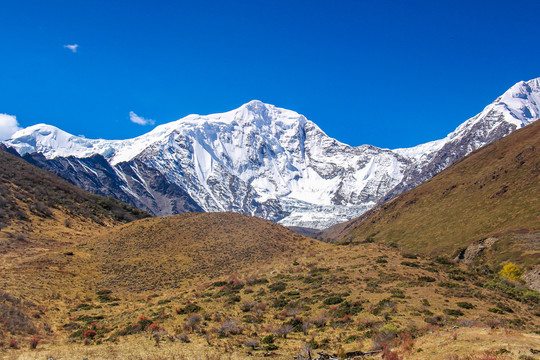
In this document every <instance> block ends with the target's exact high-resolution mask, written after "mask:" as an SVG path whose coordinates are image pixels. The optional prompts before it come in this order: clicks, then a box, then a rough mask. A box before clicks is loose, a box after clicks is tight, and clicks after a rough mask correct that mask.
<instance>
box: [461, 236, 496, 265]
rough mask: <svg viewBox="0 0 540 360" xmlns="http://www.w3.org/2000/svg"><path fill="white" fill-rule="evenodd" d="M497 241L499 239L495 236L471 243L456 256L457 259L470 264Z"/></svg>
mask: <svg viewBox="0 0 540 360" xmlns="http://www.w3.org/2000/svg"><path fill="white" fill-rule="evenodd" d="M497 241H498V239H497V238H494V237H490V238H487V239H482V240H479V241H476V242H474V243H472V244H471V245H469V246H468V247H467V249H465V251H463V252H462V253H461V254H459V255H458V256H457V257H456V258H455V260H456V261H460V262H462V263H464V264H470V263H472V262H473V261H474V260H475V259H477V258H478V257H479V256H481V255H482V253H483V252H484V251H485V250H487V249H489V248H491V247H492V246H493V244H495V243H496V242H497Z"/></svg>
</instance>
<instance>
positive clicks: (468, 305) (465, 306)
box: [456, 301, 475, 309]
mask: <svg viewBox="0 0 540 360" xmlns="http://www.w3.org/2000/svg"><path fill="white" fill-rule="evenodd" d="M456 305H457V306H459V307H460V308H463V309H474V308H475V306H474V305H473V304H471V303H470V302H466V301H459V302H458V303H457V304H456Z"/></svg>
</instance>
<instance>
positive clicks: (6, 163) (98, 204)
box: [0, 147, 149, 229]
mask: <svg viewBox="0 0 540 360" xmlns="http://www.w3.org/2000/svg"><path fill="white" fill-rule="evenodd" d="M55 211H56V212H58V211H59V212H62V213H63V214H64V216H66V217H68V218H70V219H71V220H77V219H81V220H83V219H84V220H88V221H90V222H93V223H95V224H97V225H100V226H101V225H105V224H106V223H107V224H117V223H121V222H128V221H132V220H136V219H141V218H144V217H147V216H149V215H148V214H147V213H146V212H144V211H141V210H138V209H135V208H133V207H131V206H128V205H126V204H124V203H122V202H120V201H117V200H114V199H112V198H104V197H102V196H97V195H93V194H90V193H88V192H86V191H84V190H82V189H80V188H78V187H76V186H73V185H71V184H69V183H68V182H67V181H65V180H63V179H61V178H59V177H58V176H56V175H54V174H51V173H49V172H47V171H44V170H41V169H39V168H37V167H35V166H33V165H31V164H29V163H27V162H26V161H24V160H23V159H21V158H19V157H17V156H14V155H13V154H10V153H9V152H7V151H6V150H5V148H2V147H0V229H3V228H6V227H8V226H9V225H14V224H21V223H22V222H25V221H26V222H32V220H33V218H35V217H38V218H41V219H48V218H55ZM66 219H67V218H66ZM66 219H64V220H66ZM68 223H69V222H68Z"/></svg>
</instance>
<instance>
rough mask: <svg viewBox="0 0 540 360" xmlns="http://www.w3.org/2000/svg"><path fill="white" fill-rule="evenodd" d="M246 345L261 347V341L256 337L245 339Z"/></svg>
mask: <svg viewBox="0 0 540 360" xmlns="http://www.w3.org/2000/svg"><path fill="white" fill-rule="evenodd" d="M244 346H246V347H248V348H251V349H253V350H255V348H258V347H259V341H258V340H256V339H247V340H246V341H244Z"/></svg>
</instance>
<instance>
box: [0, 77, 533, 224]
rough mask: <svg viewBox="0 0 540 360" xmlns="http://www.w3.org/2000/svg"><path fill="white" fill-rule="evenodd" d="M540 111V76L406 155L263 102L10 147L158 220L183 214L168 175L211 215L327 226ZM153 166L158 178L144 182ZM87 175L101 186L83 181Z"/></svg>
mask: <svg viewBox="0 0 540 360" xmlns="http://www.w3.org/2000/svg"><path fill="white" fill-rule="evenodd" d="M539 104H540V79H534V80H531V81H528V82H520V83H518V84H516V85H514V86H513V87H512V88H510V89H509V90H508V91H507V92H505V93H504V94H503V95H502V96H501V97H499V98H498V99H497V100H495V102H494V103H492V104H490V105H489V106H487V107H486V108H485V109H484V111H482V112H481V113H480V114H478V115H477V116H475V117H473V118H471V119H469V120H467V121H466V122H465V123H463V124H462V125H460V126H459V127H458V128H457V129H456V130H455V131H454V132H452V133H451V134H449V135H448V136H447V137H446V138H444V139H441V140H437V141H433V142H430V143H427V144H423V145H419V146H416V147H413V148H408V149H396V150H389V149H380V148H377V147H374V146H369V145H362V146H359V147H351V146H349V145H346V144H343V143H340V142H339V141H337V140H335V139H333V138H330V137H329V136H327V135H326V134H325V133H324V132H323V131H322V130H321V129H320V128H319V127H318V126H317V125H315V124H314V123H313V122H311V121H309V120H307V119H306V118H305V117H304V116H302V115H300V114H298V113H296V112H294V111H291V110H286V109H281V108H278V107H275V106H273V105H269V104H264V103H262V102H260V101H256V100H255V101H251V102H249V103H247V104H245V105H242V106H241V107H240V108H238V109H236V110H233V111H229V112H226V113H222V114H212V115H206V116H201V115H189V116H187V117H185V118H183V119H180V120H177V121H174V122H171V123H168V124H165V125H160V126H158V127H156V128H155V129H154V130H152V131H150V132H149V133H147V134H145V135H142V136H139V137H137V138H133V139H128V140H101V139H99V140H94V139H86V138H83V137H78V136H73V135H71V134H68V133H66V132H64V131H62V130H60V129H58V128H55V127H52V126H49V125H43V124H40V125H35V126H31V127H28V128H26V129H23V130H20V131H18V132H17V133H15V134H14V135H13V137H12V138H11V139H10V140H8V141H6V142H5V144H6V145H7V146H11V147H13V148H15V149H16V150H17V151H18V152H19V153H20V154H27V153H35V152H40V153H42V154H43V156H44V157H45V159H41V161H38V163H39V162H40V163H42V165H41V166H45V165H44V164H48V167H49V168H50V170H51V169H56V172H57V173H58V174H59V175H61V176H64V177H66V176H65V175H63V174H62V173H66V172H67V173H69V174H70V176H67V177H70V178H71V180H70V181H72V182H75V183H77V182H78V183H79V185H80V186H83V187H85V188H87V189H88V190H90V191H94V192H99V191H100V190H96V188H100V187H105V188H110V187H115V188H117V189H121V190H122V194H123V195H122V197H123V198H124V199H122V200H124V201H126V200H125V198H126V197H127V198H129V197H131V198H132V199H131V200H132V201H128V202H129V203H138V204H139V205H138V206H141V207H143V208H145V210H149V211H151V212H152V213H154V214H159V215H167V214H168V213H169V212H170V213H174V212H175V210H174V206H164V203H166V202H167V201H174V199H176V198H175V197H174V196H177V195H178V194H179V193H178V192H174V194H175V195H174V196H169V197H168V196H167V195H166V194H165V195H164V194H163V192H159V191H158V193H159V194H158V193H156V192H155V190H152V191H154V192H152V191H150V190H148V189H149V187H148V181H149V180H150V178H155V177H160V178H161V177H162V181H164V182H165V183H167V184H170V185H171V186H172V185H174V186H177V187H178V188H179V190H183V191H185V193H187V194H189V197H190V199H192V200H193V201H194V204H195V205H198V206H200V208H202V209H203V210H205V211H236V212H243V213H247V214H251V215H256V216H260V217H264V218H266V219H270V220H274V221H279V222H280V223H282V224H284V225H295V226H305V227H312V228H319V229H321V228H325V227H327V226H330V225H332V224H335V223H337V222H341V221H345V220H348V219H350V218H352V217H355V216H358V215H360V214H361V213H363V212H364V211H366V210H367V209H369V208H371V207H372V206H374V205H375V204H376V203H377V202H379V201H381V200H382V199H385V198H388V197H390V196H393V195H396V194H398V193H400V192H402V191H405V190H407V189H409V188H411V187H413V186H416V185H417V184H419V183H421V182H423V181H425V180H427V179H429V178H430V177H431V176H433V175H434V174H435V173H437V172H438V171H440V170H442V169H444V168H445V167H446V166H448V165H449V164H451V163H453V162H454V161H456V160H458V159H460V158H461V157H463V156H465V155H466V154H467V153H469V152H471V151H473V150H475V149H477V148H479V147H481V146H483V145H485V144H487V143H489V142H491V141H494V140H496V139H498V138H500V137H502V136H504V135H507V134H508V133H510V132H511V131H513V130H514V129H516V128H518V127H521V126H524V125H527V124H529V123H530V122H532V121H534V120H536V119H537V118H539V117H540V106H539ZM96 155H100V156H102V158H103V159H104V160H106V163H107V164H108V165H109V166H110V170H108V171H106V172H105V171H101V172H98V171H96V168H95V165H92V164H93V163H94V162H92V161H88V160H87V159H86V158H89V157H92V156H96ZM53 159H54V160H53ZM54 162H56V165H54V164H53V163H54ZM59 163H62V164H63V165H62V166H63V170H61V171H60V170H59V169H60V168H59V165H58V164H59ZM97 163H100V162H99V161H98V162H97ZM69 164H71V165H69ZM102 165H103V164H102ZM143 167H144V169H145V171H144V173H145V174H152V175H147V176H146V177H145V176H143V175H142V174H141V168H143ZM77 174H78V175H77ZM82 177H84V178H87V179H88V178H91V179H92V180H91V181H89V180H88V181H78V180H77V179H79V178H82ZM104 178H108V180H107V181H104ZM113 178H114V179H113ZM128 178H129V179H132V180H130V181H128V180H127V179H128ZM111 179H113V180H111ZM85 183H93V184H94V185H93V186H89V185H85ZM96 183H99V184H101V185H99V186H96V185H95V184H96ZM105 184H109V185H105ZM168 186H169V185H168ZM161 187H163V186H161ZM89 188H93V190H92V189H89ZM141 189H146V190H145V191H142V190H141ZM102 190H103V189H102ZM102 190H101V191H102ZM141 191H142V192H144V195H143V193H142V192H141ZM116 193H118V191H116ZM116 193H115V192H114V191H109V194H111V195H113V196H116V197H118V196H119V195H115V194H116ZM143 197H144V198H145V199H146V200H145V201H142V200H141V198H143ZM154 197H159V200H157V199H156V201H155V202H154V205H155V206H154V208H150V207H149V206H148V205H144V204H145V203H152V199H153V198H154ZM184 200H185V199H184ZM186 201H188V203H190V202H189V200H186ZM141 204H142V205H141ZM190 204H191V203H190ZM157 208H160V209H163V208H164V209H166V210H164V211H163V210H161V211H160V212H157V211H156V209H157ZM187 210H189V209H187ZM176 211H178V210H176Z"/></svg>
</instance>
